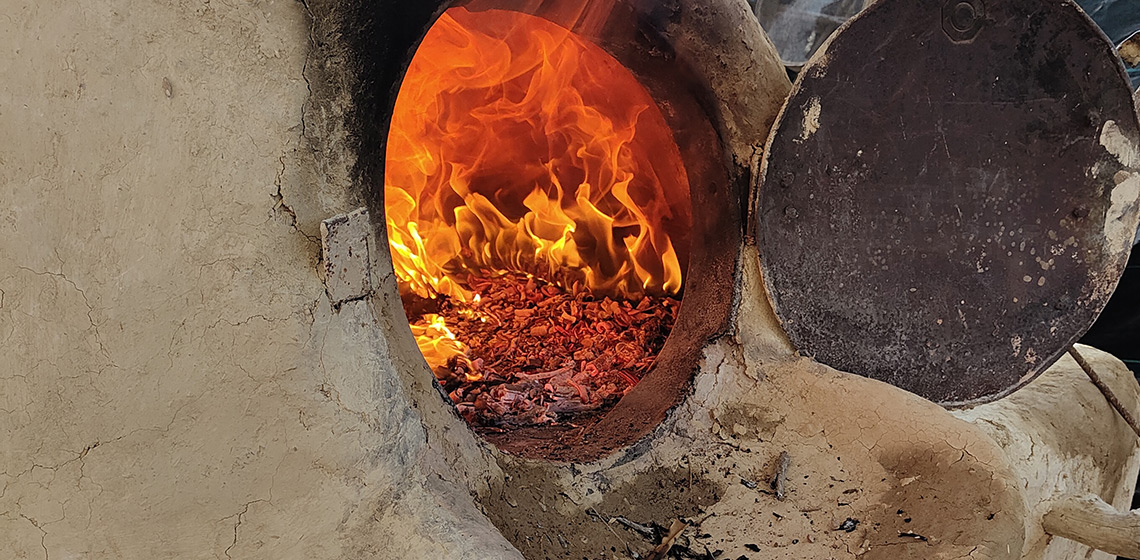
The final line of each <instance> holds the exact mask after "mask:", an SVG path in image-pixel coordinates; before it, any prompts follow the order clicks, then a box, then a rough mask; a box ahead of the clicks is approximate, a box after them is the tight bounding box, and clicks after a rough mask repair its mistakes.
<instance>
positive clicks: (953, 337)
mask: <svg viewBox="0 0 1140 560" xmlns="http://www.w3.org/2000/svg"><path fill="white" fill-rule="evenodd" d="M776 126H777V128H776V132H775V133H774V134H773V135H772V139H771V140H770V142H769V146H768V149H767V152H766V155H765V162H764V164H763V168H764V171H763V173H764V176H763V179H762V181H763V182H762V186H761V190H760V196H759V197H758V202H757V204H758V206H757V209H756V213H755V216H756V219H757V224H756V227H757V229H756V237H757V243H758V246H759V250H760V257H761V261H762V265H763V273H764V276H765V282H766V283H767V288H768V292H769V297H770V298H771V301H772V304H773V306H774V308H775V310H776V313H777V315H778V316H779V318H780V320H781V322H782V324H783V326H784V328H785V330H786V332H787V334H788V336H789V337H790V338H791V340H792V342H793V344H795V346H796V347H797V348H798V349H799V350H800V351H801V352H802V353H804V354H807V355H811V356H813V357H815V358H816V359H817V360H818V361H820V362H822V363H825V364H828V365H830V366H832V367H835V368H837V369H840V370H844V371H848V372H852V373H857V374H861V375H865V376H868V377H872V378H875V379H879V380H882V381H886V382H888V383H891V384H893V385H896V386H898V387H901V388H903V389H906V390H908V391H911V392H914V393H917V394H919V395H921V396H924V397H926V398H929V399H931V400H933V401H936V402H939V403H943V404H946V405H955V404H964V403H974V402H984V401H988V400H992V399H995V398H998V397H1000V396H1002V395H1004V394H1006V393H1008V392H1010V391H1012V390H1014V389H1016V388H1017V387H1019V386H1020V385H1022V384H1024V383H1026V382H1028V381H1029V380H1030V379H1032V378H1033V377H1034V376H1035V375H1037V374H1039V373H1040V372H1041V371H1043V370H1044V369H1045V368H1046V367H1048V366H1049V365H1050V364H1052V363H1053V362H1054V361H1055V360H1056V359H1058V358H1059V357H1060V356H1061V354H1062V353H1063V352H1064V351H1065V349H1066V348H1068V346H1069V345H1070V344H1072V343H1073V342H1074V341H1075V340H1076V339H1077V338H1078V337H1079V336H1080V335H1081V334H1082V333H1083V332H1084V331H1085V330H1087V329H1088V327H1089V326H1090V325H1091V324H1092V322H1093V320H1094V319H1095V318H1096V316H1097V314H1098V313H1099V312H1100V310H1101V308H1102V307H1103V306H1104V304H1105V302H1106V301H1107V299H1108V296H1109V295H1110V294H1111V292H1112V290H1113V288H1114V287H1115V285H1116V282H1117V280H1118V279H1119V277H1120V274H1121V272H1122V270H1123V267H1124V263H1125V261H1126V259H1127V256H1128V251H1129V247H1130V246H1131V244H1132V240H1133V236H1134V234H1135V231H1136V226H1137V219H1138V216H1137V198H1138V196H1140V193H1138V192H1137V189H1138V187H1140V174H1137V170H1138V169H1140V155H1137V154H1140V148H1138V145H1137V140H1138V138H1140V125H1138V123H1137V115H1136V111H1135V108H1134V105H1133V101H1132V95H1131V91H1130V88H1129V85H1128V81H1127V79H1126V77H1125V74H1124V69H1123V67H1122V66H1121V65H1120V62H1119V61H1118V60H1117V59H1116V57H1115V56H1114V53H1113V51H1112V47H1111V45H1110V44H1109V43H1108V41H1107V40H1106V39H1105V37H1104V36H1103V35H1102V34H1101V32H1100V31H1099V30H1098V29H1097V28H1096V27H1095V26H1094V25H1093V23H1092V22H1091V20H1089V19H1088V18H1087V17H1086V16H1085V15H1084V13H1083V12H1081V11H1080V10H1079V9H1078V8H1077V6H1076V5H1074V4H1072V3H1069V2H1040V1H1038V0H1003V1H1001V2H997V1H992V0H989V1H983V0H950V1H935V0H880V1H879V2H878V3H876V4H875V5H874V6H872V7H871V8H869V9H867V10H866V11H864V12H863V13H862V14H861V15H859V16H858V17H857V18H855V19H854V20H852V21H850V22H848V24H847V25H846V26H844V27H843V28H841V29H840V31H839V32H838V33H837V34H836V36H835V37H833V39H832V41H831V42H830V43H829V44H828V45H827V46H826V47H825V49H824V51H823V52H821V53H819V54H817V55H816V56H815V58H814V59H813V61H812V62H811V63H809V65H808V66H807V67H806V68H805V69H804V71H803V73H802V75H801V77H800V80H799V81H798V83H797V84H796V87H795V88H794V89H793V92H792V96H791V98H790V99H789V100H788V102H787V105H786V106H785V109H784V113H783V114H782V115H781V117H780V119H779V121H778V123H777V125H776Z"/></svg>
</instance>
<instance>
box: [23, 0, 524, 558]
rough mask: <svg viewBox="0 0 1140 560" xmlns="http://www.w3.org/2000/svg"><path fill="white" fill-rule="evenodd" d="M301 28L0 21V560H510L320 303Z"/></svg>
mask: <svg viewBox="0 0 1140 560" xmlns="http://www.w3.org/2000/svg"><path fill="white" fill-rule="evenodd" d="M308 37H309V21H308V19H307V17H306V12H305V9H304V6H303V5H302V4H301V3H296V2H284V1H277V2H266V1H254V2H241V3H229V2H223V1H218V0H213V1H210V0H204V1H201V2H190V1H185V2H170V3H155V2H126V1H116V0H91V1H85V2H79V3H72V2H53V1H47V2H42V1H37V2H25V1H22V0H14V1H12V2H8V3H6V4H5V7H4V10H3V15H0V75H3V76H4V79H3V80H0V130H3V131H5V135H4V137H3V138H2V139H0V558H4V559H23V558H32V559H40V558H346V557H351V558H485V557H487V553H488V551H497V552H494V554H493V555H494V556H496V557H504V558H509V557H511V553H510V551H509V548H508V547H507V545H505V543H502V542H501V538H499V537H498V536H497V533H495V531H494V530H493V529H491V528H490V525H489V524H487V523H486V521H485V520H483V519H482V518H481V517H479V516H477V515H475V510H474V509H473V508H474V506H473V503H472V501H471V498H470V495H469V493H468V491H467V490H466V489H464V490H461V491H456V490H451V491H447V492H444V491H442V490H441V489H443V488H448V485H449V484H451V482H450V481H445V480H443V477H442V476H441V474H440V473H444V475H446V473H447V472H448V468H445V467H447V465H446V463H444V462H442V461H438V460H435V459H433V458H432V456H431V454H430V453H425V449H426V448H427V447H426V444H427V440H428V435H427V434H426V432H425V431H424V429H423V427H422V425H421V423H420V422H419V421H418V412H417V411H416V409H415V408H414V407H412V406H411V403H410V402H409V401H408V400H407V397H406V396H405V394H406V393H405V391H404V390H403V389H402V388H401V386H400V382H399V381H398V379H397V375H396V372H395V370H394V368H395V367H396V365H397V364H399V362H396V361H393V360H391V359H389V353H390V352H391V350H392V349H391V348H390V347H389V346H388V344H387V342H386V341H387V337H386V334H387V331H385V330H384V329H383V328H382V326H381V325H379V324H378V321H377V319H376V317H377V315H378V313H377V307H376V306H377V305H380V303H378V302H373V301H370V300H360V301H355V302H350V303H347V304H345V305H344V306H343V307H341V309H340V310H339V311H334V310H333V309H332V307H331V305H330V302H329V300H328V297H327V295H326V293H325V286H324V284H323V283H322V281H321V277H320V274H318V255H319V253H320V252H319V246H318V244H317V242H316V235H317V233H318V224H319V222H320V221H321V220H323V219H325V218H327V217H330V216H332V215H334V214H337V213H341V212H344V211H346V210H350V209H352V208H353V207H355V206H353V205H350V199H351V197H350V196H348V195H346V194H345V193H346V192H347V191H348V189H347V185H346V179H345V177H346V172H345V171H344V169H345V168H347V165H348V164H347V163H344V162H339V161H338V160H336V159H335V158H321V164H320V165H318V164H317V163H316V159H317V158H316V153H315V152H314V149H313V143H312V142H311V141H310V139H309V138H308V137H307V135H311V134H313V133H314V132H316V131H319V132H321V133H322V134H323V136H322V141H323V142H326V143H331V142H333V141H334V140H335V134H333V132H335V126H331V125H330V126H327V127H324V128H321V127H322V125H324V124H325V123H324V121H323V120H322V117H321V114H319V113H318V112H316V111H313V105H312V103H311V99H310V85H309V84H308V83H307V82H306V79H305V74H304V72H305V70H306V65H307V64H308V62H309V61H308V60H307V53H308ZM303 111H304V112H303ZM314 113H316V114H314ZM330 131H332V132H330ZM318 176H319V177H320V178H321V180H320V181H317V180H313V178H314V177H318ZM301 193H304V195H303V196H302V194H301ZM292 197H296V198H297V199H298V200H303V203H302V204H299V205H294V204H292V202H291V198H292ZM294 206H296V207H297V208H296V209H295V208H294ZM389 280H390V279H389ZM387 287H388V288H391V287H392V286H391V285H390V282H389V284H388V285H387ZM396 309H398V307H397V308H396ZM381 311H382V313H380V314H383V313H390V310H388V311H383V310H381ZM403 328H405V329H406V328H407V327H406V323H405V326H404V327H403ZM403 351H404V352H405V353H407V352H408V349H407V348H404V349H403ZM400 365H406V364H400ZM431 461H435V462H436V463H440V464H441V465H442V466H439V465H437V466H436V467H434V468H433V469H431V470H432V472H433V473H435V474H434V476H433V477H429V476H427V475H425V474H423V473H424V464H425V462H431ZM440 496H448V499H447V500H444V501H441V498H440ZM464 508H466V509H464ZM455 510H463V512H462V514H460V515H457V514H455V513H454V511H455ZM443 528H446V530H443ZM475 550H479V551H480V552H479V553H475V552H473V551H475Z"/></svg>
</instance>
